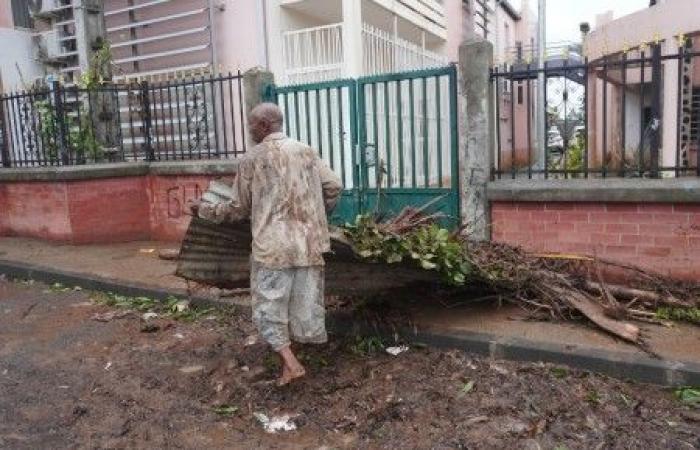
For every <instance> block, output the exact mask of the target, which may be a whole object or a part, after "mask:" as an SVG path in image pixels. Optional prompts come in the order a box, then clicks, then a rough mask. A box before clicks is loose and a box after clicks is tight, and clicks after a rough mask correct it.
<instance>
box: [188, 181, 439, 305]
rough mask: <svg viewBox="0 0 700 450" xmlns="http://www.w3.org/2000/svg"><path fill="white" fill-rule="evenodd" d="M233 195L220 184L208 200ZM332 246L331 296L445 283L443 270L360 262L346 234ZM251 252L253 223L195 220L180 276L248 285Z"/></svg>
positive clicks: (214, 186) (333, 236)
mask: <svg viewBox="0 0 700 450" xmlns="http://www.w3.org/2000/svg"><path fill="white" fill-rule="evenodd" d="M231 195H232V193H231V190H230V187H229V186H227V185H226V184H225V183H223V182H217V181H214V182H212V183H211V184H210V186H209V188H208V189H207V192H206V193H205V194H204V195H203V196H202V198H203V200H204V201H209V202H212V203H216V202H217V201H223V200H225V199H230V198H231ZM331 247H332V252H331V253H330V254H328V255H326V257H325V259H326V291H327V293H330V294H337V295H349V294H367V293H372V292H378V291H387V290H391V289H398V288H405V287H407V286H410V285H412V284H418V283H420V284H423V283H431V282H436V281H438V280H439V275H438V274H437V272H434V271H428V270H422V269H419V268H417V267H415V266H414V265H412V264H410V263H403V264H375V263H369V262H367V261H365V260H362V259H360V258H358V257H357V255H356V254H355V252H354V251H353V250H352V247H351V246H350V245H349V243H348V242H347V240H346V239H345V238H344V237H343V235H342V232H341V231H340V230H334V231H333V232H332V233H331ZM250 252H251V231H250V223H237V224H222V225H216V224H214V223H211V222H209V221H206V220H204V219H200V218H197V217H194V218H192V221H191V222H190V225H189V228H188V229H187V233H186V234H185V238H184V240H183V241H182V247H181V249H180V257H179V260H178V266H177V271H176V275H178V276H180V277H182V278H184V279H186V280H190V281H195V282H198V283H202V284H206V285H210V286H216V287H220V288H227V289H233V288H241V287H248V286H249V278H250Z"/></svg>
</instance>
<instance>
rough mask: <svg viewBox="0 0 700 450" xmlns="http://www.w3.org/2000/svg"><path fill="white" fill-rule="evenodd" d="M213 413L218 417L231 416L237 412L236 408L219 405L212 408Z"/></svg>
mask: <svg viewBox="0 0 700 450" xmlns="http://www.w3.org/2000/svg"><path fill="white" fill-rule="evenodd" d="M213 411H214V412H215V413H216V414H218V415H220V416H227V417H228V416H232V415H233V414H234V413H235V412H236V411H238V407H237V406H230V405H220V406H215V407H214V408H213Z"/></svg>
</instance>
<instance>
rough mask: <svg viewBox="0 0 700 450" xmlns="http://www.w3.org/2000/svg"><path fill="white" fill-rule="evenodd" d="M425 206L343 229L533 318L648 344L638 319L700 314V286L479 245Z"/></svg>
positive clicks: (355, 241) (584, 259)
mask: <svg viewBox="0 0 700 450" xmlns="http://www.w3.org/2000/svg"><path fill="white" fill-rule="evenodd" d="M424 209H425V208H420V209H418V208H406V209H404V210H403V211H402V212H401V213H400V214H399V215H397V216H396V217H393V218H391V219H388V220H384V221H381V220H375V219H374V218H372V217H370V216H360V217H358V219H357V222H356V223H355V224H351V225H347V226H346V227H345V228H344V231H345V234H346V236H347V238H348V240H349V241H350V242H351V243H352V245H353V246H354V248H355V251H356V253H357V254H358V255H360V256H361V257H362V258H365V259H371V260H374V261H379V262H385V263H390V264H391V263H395V262H397V261H400V260H402V259H404V258H406V257H408V258H409V259H411V260H413V261H415V262H416V263H417V265H418V266H420V267H422V268H423V269H426V270H438V271H440V272H441V273H442V275H443V276H444V278H445V280H446V282H447V284H448V285H450V286H451V287H450V288H451V289H453V290H455V291H459V290H460V289H463V288H464V286H465V285H475V284H478V285H481V286H484V287H486V288H487V290H488V292H491V293H493V295H490V296H489V298H498V299H501V300H505V301H508V302H512V303H515V304H517V305H519V306H520V307H522V308H524V309H526V310H527V311H528V312H530V313H531V314H532V315H533V316H537V317H540V318H547V317H549V318H552V319H564V320H570V319H579V318H581V317H585V318H586V319H588V320H589V321H590V322H592V323H593V324H595V325H596V326H597V327H599V328H601V329H602V330H605V331H606V332H608V333H611V334H613V335H615V336H618V337H620V338H622V339H624V340H626V341H629V342H631V343H635V344H638V345H640V346H642V347H644V340H643V336H642V333H641V330H640V327H639V326H638V325H637V324H635V323H633V322H645V323H655V324H661V325H665V324H667V322H666V321H665V319H672V318H676V317H664V316H663V315H660V314H659V311H664V310H666V311H672V312H679V313H680V316H682V317H683V318H688V317H690V318H694V317H695V316H697V313H698V311H700V310H699V309H698V308H700V284H697V283H695V284H693V283H680V282H677V281H673V280H669V279H665V278H663V277H661V276H658V275H656V274H652V273H648V272H646V271H644V270H642V269H639V268H636V267H632V266H626V265H623V264H619V263H615V262H612V261H606V260H601V259H597V258H592V257H588V256H581V255H562V254H545V255H536V254H531V253H527V252H525V251H523V250H521V249H519V248H516V247H513V246H510V245H506V244H501V243H493V242H478V243H477V242H473V241H470V240H469V239H468V238H467V237H464V236H463V235H462V234H460V233H459V232H455V233H448V232H447V230H446V229H444V228H440V227H439V226H438V225H437V220H439V219H440V217H439V216H437V215H427V214H425V213H424ZM417 241H420V245H417ZM455 248H457V249H458V250H456V252H457V253H458V254H455ZM446 249H447V250H446ZM426 262H427V264H426ZM608 280H615V281H617V282H616V283H613V282H609V281H608ZM671 315H672V314H671ZM690 321H691V322H693V320H690ZM696 323H697V322H696Z"/></svg>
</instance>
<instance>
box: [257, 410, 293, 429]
mask: <svg viewBox="0 0 700 450" xmlns="http://www.w3.org/2000/svg"><path fill="white" fill-rule="evenodd" d="M253 415H254V416H255V418H256V419H258V421H259V422H260V423H261V424H262V426H263V428H264V429H265V431H266V432H268V433H277V432H278V431H294V430H296V429H297V426H296V424H295V423H294V422H293V421H292V416H290V415H289V414H284V415H281V416H272V417H267V415H265V414H263V413H254V414H253Z"/></svg>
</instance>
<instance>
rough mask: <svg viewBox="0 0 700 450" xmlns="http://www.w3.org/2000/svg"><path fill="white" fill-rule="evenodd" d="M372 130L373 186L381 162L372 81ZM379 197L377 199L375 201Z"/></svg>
mask: <svg viewBox="0 0 700 450" xmlns="http://www.w3.org/2000/svg"><path fill="white" fill-rule="evenodd" d="M372 130H373V131H374V139H373V141H372V146H373V147H374V182H375V183H376V186H375V187H379V183H380V177H381V171H382V163H381V161H380V160H379V120H378V116H377V83H376V82H373V83H372ZM378 201H379V199H377V202H378Z"/></svg>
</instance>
